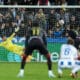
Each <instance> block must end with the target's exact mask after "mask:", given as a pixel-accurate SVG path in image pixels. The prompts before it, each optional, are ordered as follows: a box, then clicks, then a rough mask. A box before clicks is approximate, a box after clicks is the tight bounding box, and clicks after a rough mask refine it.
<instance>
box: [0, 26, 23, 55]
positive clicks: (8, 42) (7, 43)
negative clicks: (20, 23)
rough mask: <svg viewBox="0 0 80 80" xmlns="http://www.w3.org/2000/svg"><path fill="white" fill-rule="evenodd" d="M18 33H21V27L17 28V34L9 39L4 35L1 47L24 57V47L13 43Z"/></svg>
mask: <svg viewBox="0 0 80 80" xmlns="http://www.w3.org/2000/svg"><path fill="white" fill-rule="evenodd" d="M18 31H19V27H17V28H15V32H14V33H13V34H12V35H11V36H10V37H9V38H6V36H4V35H3V36H2V42H1V43H0V46H2V47H4V48H5V49H7V50H9V51H11V52H13V53H16V54H18V55H22V53H23V51H24V47H23V46H19V45H16V44H14V43H12V39H13V37H14V36H15V34H16V33H17V32H18Z"/></svg>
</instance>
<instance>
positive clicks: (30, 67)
mask: <svg viewBox="0 0 80 80" xmlns="http://www.w3.org/2000/svg"><path fill="white" fill-rule="evenodd" d="M19 69H20V63H0V80H75V79H73V78H71V77H70V70H68V69H64V70H63V72H64V74H63V77H62V78H58V77H57V76H58V74H57V64H56V63H53V71H54V73H55V75H56V78H49V77H48V72H47V71H48V70H47V64H46V63H36V62H35V63H27V64H26V66H25V75H24V77H23V78H18V77H17V73H18V72H19ZM78 74H79V73H78ZM76 80H80V78H77V79H76Z"/></svg>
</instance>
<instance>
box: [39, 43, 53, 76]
mask: <svg viewBox="0 0 80 80" xmlns="http://www.w3.org/2000/svg"><path fill="white" fill-rule="evenodd" d="M38 49H39V52H40V53H41V54H43V55H44V56H45V57H46V59H47V65H48V75H49V77H55V75H54V74H53V73H52V62H51V58H50V53H49V52H48V50H47V49H46V47H45V46H44V44H40V47H39V48H38Z"/></svg>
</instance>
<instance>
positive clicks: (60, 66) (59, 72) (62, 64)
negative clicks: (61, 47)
mask: <svg viewBox="0 0 80 80" xmlns="http://www.w3.org/2000/svg"><path fill="white" fill-rule="evenodd" d="M63 66H64V61H63V60H61V59H60V60H59V61H58V77H59V78H61V77H62V74H63V72H62V68H63Z"/></svg>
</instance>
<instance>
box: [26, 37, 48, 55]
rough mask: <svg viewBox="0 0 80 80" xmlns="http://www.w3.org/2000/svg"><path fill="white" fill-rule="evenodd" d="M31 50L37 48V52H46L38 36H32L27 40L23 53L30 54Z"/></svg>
mask: <svg viewBox="0 0 80 80" xmlns="http://www.w3.org/2000/svg"><path fill="white" fill-rule="evenodd" d="M33 50H38V51H39V53H41V54H43V55H45V54H47V53H48V50H47V49H46V46H45V44H44V43H43V42H42V41H41V40H40V39H39V38H33V39H31V40H30V41H29V43H28V45H27V47H26V48H25V54H27V55H31V54H32V52H33Z"/></svg>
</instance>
